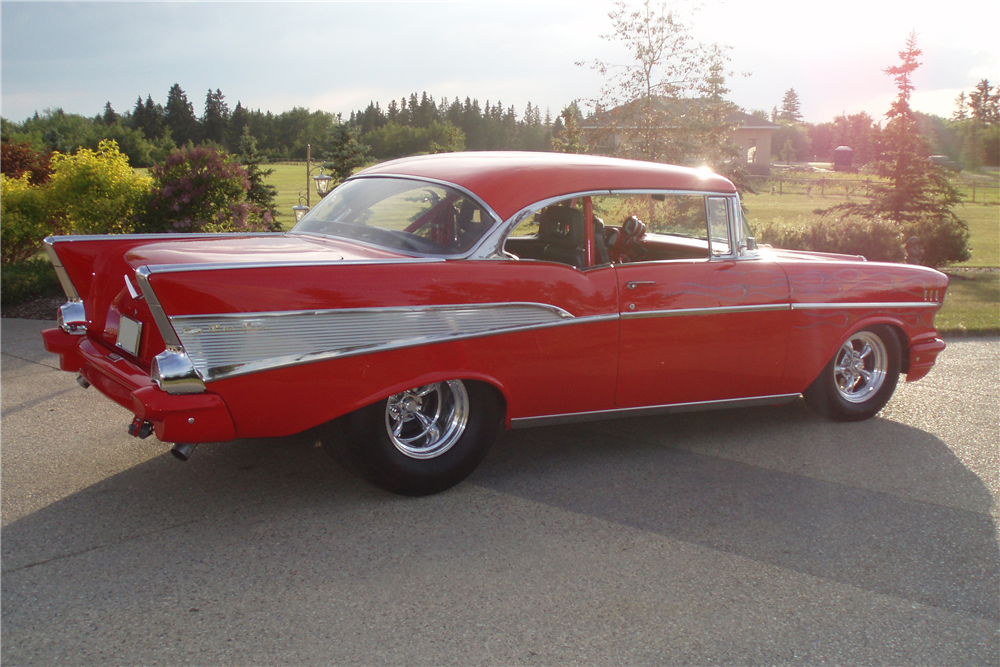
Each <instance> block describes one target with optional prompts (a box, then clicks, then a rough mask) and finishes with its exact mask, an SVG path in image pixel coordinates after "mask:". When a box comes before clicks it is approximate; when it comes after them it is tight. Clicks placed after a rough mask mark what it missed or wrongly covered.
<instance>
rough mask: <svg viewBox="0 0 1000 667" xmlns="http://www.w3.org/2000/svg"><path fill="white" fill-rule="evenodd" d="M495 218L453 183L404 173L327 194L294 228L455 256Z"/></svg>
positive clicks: (347, 185) (358, 182) (359, 181)
mask: <svg viewBox="0 0 1000 667" xmlns="http://www.w3.org/2000/svg"><path fill="white" fill-rule="evenodd" d="M493 223H494V220H493V218H492V216H490V214H489V213H488V212H487V211H486V210H485V209H484V208H483V207H482V206H481V205H480V204H479V203H478V202H476V201H475V200H474V199H472V198H471V197H469V196H468V195H466V194H464V193H462V192H460V191H458V190H455V189H453V188H449V187H447V186H444V185H439V184H436V183H428V182H425V181H418V180H411V179H404V178H361V179H355V180H350V181H347V182H345V183H343V184H342V185H340V186H339V187H338V188H337V189H335V190H334V191H333V192H331V193H330V194H329V195H327V196H326V197H325V198H324V199H323V200H322V201H321V202H320V203H319V204H317V205H316V206H315V207H314V208H313V209H312V210H311V211H309V213H308V214H306V216H305V217H303V218H302V220H301V221H300V222H299V223H298V224H297V225H295V227H294V228H293V229H292V233H296V232H298V233H313V234H322V235H324V236H331V237H339V238H346V239H350V240H354V241H362V242H365V243H370V244H372V245H379V246H384V247H388V248H392V249H395V250H404V251H413V252H418V253H424V254H431V255H454V254H459V253H463V252H465V251H467V250H469V249H470V248H472V247H473V246H474V245H475V244H476V242H478V241H479V239H480V238H482V236H483V235H484V234H485V233H486V232H487V231H488V230H489V229H490V227H492V226H493Z"/></svg>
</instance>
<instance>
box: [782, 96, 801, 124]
mask: <svg viewBox="0 0 1000 667" xmlns="http://www.w3.org/2000/svg"><path fill="white" fill-rule="evenodd" d="M777 116H778V118H779V119H781V120H790V121H792V122H793V123H798V122H799V121H801V120H802V113H801V110H800V106H799V94H798V93H796V92H795V89H794V88H789V89H788V90H786V91H785V96H784V97H783V98H781V111H780V112H779V113H778V114H777Z"/></svg>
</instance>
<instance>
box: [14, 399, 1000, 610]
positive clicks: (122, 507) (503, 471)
mask: <svg viewBox="0 0 1000 667" xmlns="http://www.w3.org/2000/svg"><path fill="white" fill-rule="evenodd" d="M890 469H891V470H890ZM480 489H485V490H489V491H491V492H499V493H501V494H504V495H506V496H510V497H517V498H522V499H526V500H529V501H531V502H535V503H542V504H546V505H549V506H552V507H556V508H560V509H563V510H566V511H570V512H574V513H577V514H580V515H586V516H590V517H593V518H596V519H598V520H602V521H608V522H613V523H616V524H619V525H623V526H628V527H632V528H636V529H640V530H643V531H649V532H652V533H655V534H658V535H662V536H664V537H667V538H670V539H675V540H680V541H683V542H686V543H691V544H696V545H701V546H704V547H707V548H710V549H714V550H718V551H721V552H725V553H729V554H733V555H736V556H739V557H743V558H747V559H752V560H755V561H759V562H762V563H766V564H770V565H773V566H777V567H781V568H786V569H789V570H792V571H795V572H799V573H804V574H808V575H812V576H815V577H820V578H823V579H829V580H833V581H837V582H842V583H846V584H849V585H851V586H855V587H857V588H860V589H863V590H867V591H871V592H875V593H883V594H887V595H893V596H898V597H903V598H905V599H909V600H911V601H913V602H918V603H922V604H926V605H932V606H935V607H939V608H943V609H948V610H953V611H958V612H964V613H968V614H974V615H979V616H982V617H984V618H988V619H993V620H997V619H1000V609H998V602H997V597H996V595H995V591H996V590H997V588H998V585H1000V575H998V571H1000V554H998V549H997V542H996V526H995V524H994V521H993V520H992V519H991V517H990V516H989V515H988V514H987V510H988V508H989V507H990V505H991V503H992V499H991V497H990V494H989V493H988V492H987V490H986V487H985V486H984V485H983V483H982V481H981V480H980V479H979V478H978V477H976V476H975V475H974V474H972V473H971V472H969V471H968V470H967V469H966V468H965V467H964V466H962V464H961V462H960V461H958V459H957V458H956V457H955V456H954V455H953V454H952V453H951V452H950V450H949V449H948V447H947V446H946V445H945V443H943V442H942V441H941V440H939V439H938V438H936V437H934V436H932V435H930V434H928V433H926V432H923V431H920V430H918V429H914V428H912V427H909V426H906V425H903V424H899V423H895V422H892V421H890V420H886V419H875V420H871V421H869V422H865V423H863V424H832V423H830V422H826V421H824V420H822V419H820V418H818V417H815V416H814V415H812V413H810V412H809V411H808V410H807V409H805V408H804V406H802V405H801V403H793V404H791V405H788V406H783V407H779V408H771V409H765V410H756V411H751V410H732V411H725V412H716V413H698V414H688V415H672V416H665V417H656V418H643V419H629V420H621V421H614V422H603V423H594V424H579V425H574V426H566V427H549V428H540V429H532V430H524V431H513V432H507V433H505V434H503V435H501V436H500V438H499V440H498V442H497V445H496V447H495V449H494V451H493V452H492V453H491V455H490V456H489V457H488V458H487V460H486V461H485V462H484V464H483V465H482V467H481V468H480V469H479V470H478V471H477V472H476V473H474V474H473V476H472V477H471V478H470V479H469V480H468V481H466V482H465V483H464V484H463V485H460V486H459V487H457V488H456V489H454V490H452V491H449V492H446V493H444V494H440V495H438V496H432V497H429V498H423V499H409V498H400V497H396V496H391V495H388V494H385V493H383V492H381V491H378V490H377V489H374V488H372V487H370V486H368V485H367V484H365V483H364V482H362V481H360V480H358V479H356V478H355V477H353V476H351V475H350V474H348V473H346V472H344V471H343V470H341V469H340V468H339V467H337V466H336V465H335V464H333V463H332V462H331V461H329V460H328V459H327V457H326V456H325V454H324V453H323V452H322V450H321V449H319V448H318V446H317V444H316V439H315V437H314V435H313V434H310V433H306V434H302V435H299V436H293V437H288V438H278V439H261V440H244V441H237V442H234V443H224V444H219V445H209V446H203V447H201V448H200V449H199V450H198V451H197V452H196V454H195V456H194V457H193V458H192V459H191V461H189V462H187V463H180V462H178V461H176V460H174V459H173V458H172V457H171V456H170V455H169V454H167V453H166V452H164V453H163V455H160V456H155V457H154V458H151V459H149V460H147V461H145V462H143V463H140V464H138V465H136V466H133V467H131V468H129V469H127V470H125V471H123V472H120V473H118V474H115V475H112V476H110V477H108V478H106V479H104V480H103V481H101V482H98V483H96V484H93V485H91V486H88V487H87V488H84V489H82V490H80V491H78V492H76V493H73V494H71V495H69V496H67V497H64V498H62V499H60V500H57V501H55V502H53V503H52V504H50V505H48V506H45V507H43V508H42V509H40V510H38V511H35V512H32V513H30V514H28V515H26V516H24V517H21V518H19V519H16V520H14V521H12V522H11V523H10V524H9V525H7V526H5V527H4V528H3V530H2V557H3V571H4V575H5V577H7V576H8V575H9V574H10V573H13V572H18V571H26V570H30V569H31V568H34V567H36V566H38V565H42V564H47V563H51V562H53V561H57V560H59V559H63V558H66V557H71V556H75V555H80V554H86V553H88V552H91V551H95V550H100V549H102V548H104V547H113V548H119V547H120V545H122V544H124V543H126V542H129V541H135V540H140V541H142V540H147V541H149V540H152V541H155V542H156V543H163V542H164V540H166V539H167V536H168V535H170V531H179V532H176V533H174V534H175V535H178V536H180V538H181V541H182V542H185V544H186V542H187V541H191V542H193V543H197V544H199V545H200V546H199V547H198V550H199V551H200V550H202V549H203V550H204V551H207V552H218V551H220V550H223V549H226V548H238V550H242V551H247V550H251V551H252V550H253V549H254V548H255V547H252V546H250V545H251V543H252V540H253V539H254V536H256V535H261V534H263V535H266V536H267V539H269V540H284V541H285V544H295V543H296V540H301V539H304V537H303V536H304V535H307V534H310V531H313V533H315V531H327V530H328V529H327V528H326V527H325V526H331V528H329V531H332V532H333V533H336V532H337V531H340V532H342V533H345V534H346V533H347V532H350V533H351V535H352V537H355V538H356V537H357V535H358V534H359V531H363V530H369V529H372V527H373V526H374V527H376V528H377V527H378V526H379V524H380V523H381V524H385V525H390V524H403V525H416V524H415V523H414V521H419V520H420V518H421V516H422V514H423V515H426V513H428V512H434V513H438V515H440V513H446V512H455V511H456V508H457V507H460V506H461V505H462V504H463V503H464V502H466V501H468V500H469V499H470V498H473V499H475V501H476V502H477V503H483V502H487V503H488V502H491V501H490V500H489V498H487V499H486V500H485V501H484V500H482V499H481V498H479V497H477V495H476V493H477V490H480ZM479 495H480V496H481V495H482V494H481V492H479ZM955 499H957V500H955ZM465 520H467V521H470V520H471V521H475V517H474V516H471V515H470V517H467V518H466V519H465ZM261 526H263V528H261ZM365 526H367V528H366V527H365ZM220 527H225V528H220ZM262 531H263V532H262ZM299 531H301V535H300V534H299ZM380 540H381V541H380V542H379V544H378V547H377V549H378V550H379V551H380V552H381V551H384V552H386V553H392V552H394V551H405V549H407V548H409V547H408V546H407V545H409V544H410V541H411V535H410V534H408V533H407V532H405V531H404V532H398V531H397V530H396V529H395V528H393V529H392V530H389V531H388V536H386V535H383V536H381V537H380ZM213 542H218V543H217V544H215V543H213ZM171 548H174V547H171ZM177 548H178V549H181V548H180V547H177ZM189 548H191V547H189V546H185V547H183V549H181V551H182V552H184V553H186V551H185V550H186V549H189ZM236 557H237V556H236V555H235V554H234V556H233V558H234V559H235V558H236ZM292 557H293V559H294V558H295V557H294V556H292ZM192 558H195V557H194V556H192ZM12 595H13V593H12ZM5 598H6V595H5Z"/></svg>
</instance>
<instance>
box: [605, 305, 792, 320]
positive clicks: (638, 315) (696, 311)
mask: <svg viewBox="0 0 1000 667" xmlns="http://www.w3.org/2000/svg"><path fill="white" fill-rule="evenodd" d="M770 310H790V308H789V305H788V304H787V303H765V304H760V305H756V306H717V307H712V308H674V309H672V310H642V311H638V312H628V313H625V312H623V313H622V319H623V320H637V319H643V318H646V317H678V316H681V315H725V314H727V313H760V312H766V311H770Z"/></svg>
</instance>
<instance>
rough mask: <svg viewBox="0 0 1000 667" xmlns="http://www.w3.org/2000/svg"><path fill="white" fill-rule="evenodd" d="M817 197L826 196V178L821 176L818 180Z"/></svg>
mask: <svg viewBox="0 0 1000 667" xmlns="http://www.w3.org/2000/svg"><path fill="white" fill-rule="evenodd" d="M819 196H820V197H825V196H826V176H821V177H820V179H819Z"/></svg>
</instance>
